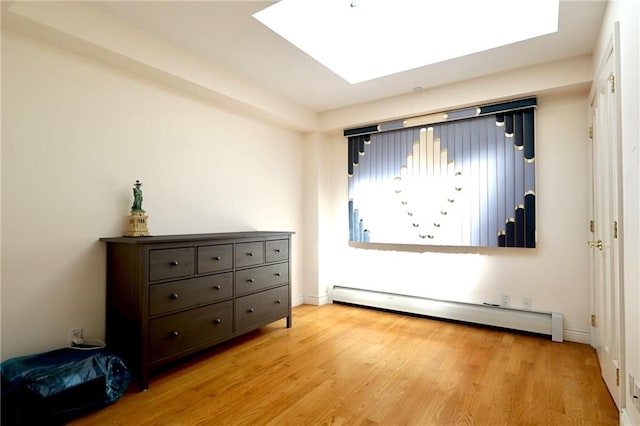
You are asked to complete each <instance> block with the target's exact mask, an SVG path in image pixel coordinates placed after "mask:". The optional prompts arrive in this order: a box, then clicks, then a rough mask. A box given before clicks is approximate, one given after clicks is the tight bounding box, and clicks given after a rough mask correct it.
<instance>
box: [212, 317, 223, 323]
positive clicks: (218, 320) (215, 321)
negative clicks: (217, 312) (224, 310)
mask: <svg viewBox="0 0 640 426" xmlns="http://www.w3.org/2000/svg"><path fill="white" fill-rule="evenodd" d="M221 322H222V320H221V319H220V318H216V319H214V320H213V323H214V324H220V323H221Z"/></svg>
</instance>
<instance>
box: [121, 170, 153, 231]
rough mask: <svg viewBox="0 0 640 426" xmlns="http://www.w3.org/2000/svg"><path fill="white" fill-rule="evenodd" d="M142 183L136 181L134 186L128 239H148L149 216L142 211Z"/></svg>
mask: <svg viewBox="0 0 640 426" xmlns="http://www.w3.org/2000/svg"><path fill="white" fill-rule="evenodd" d="M141 186H142V182H140V181H139V180H136V183H134V184H133V204H132V205H131V212H130V213H129V224H128V226H127V233H126V234H125V236H126V237H146V236H148V235H149V229H148V228H147V219H148V218H149V216H147V215H146V214H145V211H144V210H143V209H142V188H141Z"/></svg>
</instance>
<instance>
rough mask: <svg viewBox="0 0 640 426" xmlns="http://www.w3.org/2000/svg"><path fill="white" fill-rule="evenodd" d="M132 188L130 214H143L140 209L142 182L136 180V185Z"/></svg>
mask: <svg viewBox="0 0 640 426" xmlns="http://www.w3.org/2000/svg"><path fill="white" fill-rule="evenodd" d="M134 185H135V186H134V187H133V205H132V206H131V211H132V212H144V210H143V209H142V189H141V188H140V187H141V186H142V182H140V181H139V180H136V183H135V184H134Z"/></svg>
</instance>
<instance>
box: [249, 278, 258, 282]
mask: <svg viewBox="0 0 640 426" xmlns="http://www.w3.org/2000/svg"><path fill="white" fill-rule="evenodd" d="M255 281H256V280H254V279H253V278H249V279H248V280H247V282H248V283H253V282H255Z"/></svg>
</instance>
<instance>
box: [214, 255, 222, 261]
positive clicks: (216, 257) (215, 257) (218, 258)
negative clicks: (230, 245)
mask: <svg viewBox="0 0 640 426" xmlns="http://www.w3.org/2000/svg"><path fill="white" fill-rule="evenodd" d="M212 259H213V260H220V259H222V258H221V257H220V256H213V257H212Z"/></svg>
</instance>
